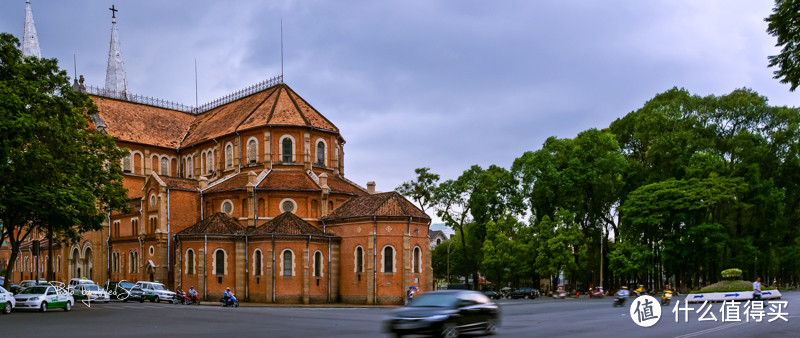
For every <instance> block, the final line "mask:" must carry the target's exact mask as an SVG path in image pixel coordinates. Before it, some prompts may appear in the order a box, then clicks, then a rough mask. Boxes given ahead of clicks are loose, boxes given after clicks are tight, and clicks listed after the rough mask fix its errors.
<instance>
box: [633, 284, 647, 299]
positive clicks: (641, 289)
mask: <svg viewBox="0 0 800 338" xmlns="http://www.w3.org/2000/svg"><path fill="white" fill-rule="evenodd" d="M634 292H635V293H636V297H639V296H641V295H644V294H645V289H644V285H642V284H639V287H638V288H636V290H635V291H634Z"/></svg>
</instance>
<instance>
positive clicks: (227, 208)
mask: <svg viewBox="0 0 800 338" xmlns="http://www.w3.org/2000/svg"><path fill="white" fill-rule="evenodd" d="M222 212H224V213H226V214H230V213H232V212H233V202H231V201H229V200H225V202H222Z"/></svg>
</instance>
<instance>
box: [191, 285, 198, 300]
mask: <svg viewBox="0 0 800 338" xmlns="http://www.w3.org/2000/svg"><path fill="white" fill-rule="evenodd" d="M189 299H190V300H191V301H192V302H196V301H199V300H200V299H199V298H198V297H197V290H195V289H194V286H190V287H189Z"/></svg>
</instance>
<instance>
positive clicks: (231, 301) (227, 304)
mask: <svg viewBox="0 0 800 338" xmlns="http://www.w3.org/2000/svg"><path fill="white" fill-rule="evenodd" d="M219 305H222V307H239V301H238V300H237V299H236V297H235V296H233V295H231V299H229V300H228V301H227V302H226V301H225V297H222V298H220V299H219Z"/></svg>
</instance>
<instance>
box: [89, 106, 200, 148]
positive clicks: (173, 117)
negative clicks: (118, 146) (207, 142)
mask: <svg viewBox="0 0 800 338" xmlns="http://www.w3.org/2000/svg"><path fill="white" fill-rule="evenodd" d="M90 97H91V98H92V100H93V101H94V103H95V104H96V105H97V108H98V110H99V117H100V118H102V119H103V120H104V121H105V124H106V125H107V128H106V131H107V132H108V134H109V135H111V136H114V137H115V138H117V139H120V140H123V141H129V142H136V143H142V144H149V145H155V146H159V147H166V148H177V147H178V146H179V145H180V140H181V138H182V137H183V135H184V134H185V133H186V130H187V128H188V127H189V125H190V124H191V123H192V120H194V116H193V115H191V114H187V113H183V112H179V111H176V110H170V109H164V108H158V107H153V106H148V105H144V104H138V103H133V102H127V101H120V100H114V99H109V98H105V97H100V96H90Z"/></svg>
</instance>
